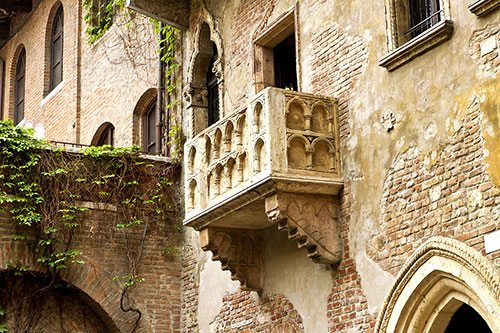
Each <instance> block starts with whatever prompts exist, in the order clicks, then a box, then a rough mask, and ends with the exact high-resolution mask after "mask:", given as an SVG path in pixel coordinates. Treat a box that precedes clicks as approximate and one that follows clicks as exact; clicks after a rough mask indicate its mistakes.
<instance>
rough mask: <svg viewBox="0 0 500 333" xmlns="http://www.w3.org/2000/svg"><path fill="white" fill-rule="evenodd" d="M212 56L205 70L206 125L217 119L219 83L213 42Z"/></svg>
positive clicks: (215, 50) (213, 122)
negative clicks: (215, 67) (206, 94)
mask: <svg viewBox="0 0 500 333" xmlns="http://www.w3.org/2000/svg"><path fill="white" fill-rule="evenodd" d="M212 45H213V56H212V59H210V64H209V65H208V71H207V93H208V96H207V98H208V119H207V120H208V126H210V125H213V124H215V123H216V122H218V121H219V83H218V81H217V76H216V75H215V73H214V63H215V61H216V60H217V48H216V47H215V44H213V43H212Z"/></svg>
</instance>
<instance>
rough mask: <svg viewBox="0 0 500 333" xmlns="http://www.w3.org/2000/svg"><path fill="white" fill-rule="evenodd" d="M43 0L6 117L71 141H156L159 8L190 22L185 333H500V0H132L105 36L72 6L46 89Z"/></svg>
mask: <svg viewBox="0 0 500 333" xmlns="http://www.w3.org/2000/svg"><path fill="white" fill-rule="evenodd" d="M31 5H32V8H31V9H30V10H28V13H31V14H21V13H20V9H19V13H18V12H16V15H15V16H14V18H13V19H11V21H9V22H11V23H10V25H9V28H10V29H11V31H10V35H9V37H8V39H7V40H6V42H5V43H4V44H3V46H2V47H1V48H0V57H1V58H2V59H3V61H4V63H5V73H6V74H5V75H4V90H3V91H4V93H3V99H2V106H3V110H4V113H3V115H4V119H12V120H14V121H17V120H19V119H20V118H22V117H20V116H16V110H17V111H18V114H19V110H20V105H22V107H23V112H24V118H25V119H27V120H31V121H32V122H33V124H34V125H36V124H38V123H43V127H44V129H45V133H46V137H47V138H49V139H52V140H57V141H70V142H74V143H83V144H97V143H99V142H103V141H99V140H97V139H96V140H94V138H95V137H96V133H97V134H98V135H97V137H99V136H100V135H101V134H103V133H106V132H105V131H103V130H99V129H100V128H101V126H103V124H105V125H106V124H107V123H111V124H112V125H113V127H114V134H113V138H114V144H115V145H117V146H124V145H129V144H132V143H136V144H139V145H142V146H143V147H144V146H147V145H144V140H146V139H144V133H146V132H147V131H146V130H145V129H146V128H147V126H144V122H147V121H148V120H147V119H148V117H144V115H145V114H150V113H149V112H150V110H151V108H150V106H151V105H152V104H151V103H153V101H154V97H155V96H156V95H157V91H156V90H155V89H156V87H157V85H156V82H157V81H156V77H157V76H156V70H157V68H158V65H157V62H156V58H157V57H156V55H155V48H156V44H154V40H155V36H154V32H153V30H152V28H151V25H147V24H146V23H147V22H148V21H147V19H146V17H145V16H149V17H153V18H155V19H160V20H162V21H164V22H166V23H168V24H170V25H172V26H174V27H176V28H177V29H179V35H178V36H179V37H178V43H179V49H178V52H177V59H178V62H179V65H180V66H179V68H178V74H177V76H176V78H177V80H178V88H177V90H176V92H175V93H174V95H175V96H177V97H176V98H177V99H178V102H179V103H178V107H177V108H176V109H175V111H176V113H175V114H176V116H177V119H182V126H181V127H182V131H183V133H184V136H185V144H184V151H183V157H182V159H183V162H182V168H183V171H182V174H183V176H182V177H181V186H180V188H179V190H180V192H182V193H181V195H180V197H182V198H181V199H179V205H180V206H182V208H183V212H184V213H183V224H184V229H183V232H182V237H183V239H182V246H181V252H180V254H179V257H180V258H181V259H180V260H182V268H180V269H179V271H178V272H176V273H175V274H173V273H172V274H173V275H169V276H165V277H162V279H163V278H165V279H168V278H172V279H174V278H175V279H176V280H175V281H176V283H177V286H178V293H179V295H180V296H179V298H180V304H181V305H180V306H181V310H180V314H179V316H178V317H175V319H174V320H176V325H178V328H176V330H180V331H182V332H198V331H199V332H261V331H264V332H372V331H376V332H452V331H454V330H456V329H457V327H460V328H462V329H463V328H466V327H469V328H470V329H471V330H472V329H473V328H474V329H475V330H479V329H481V331H485V332H487V331H488V329H489V330H490V331H492V332H499V331H500V319H499V318H500V289H499V288H500V275H499V269H500V266H499V265H500V261H499V258H500V252H499V251H500V240H499V239H500V236H499V231H498V230H499V229H500V224H499V220H498V219H499V207H500V196H499V195H500V192H499V188H500V173H499V170H500V169H499V167H500V166H499V163H498V160H499V157H500V156H499V154H500V151H499V150H498V148H497V146H498V145H497V142H498V140H499V136H500V129H499V128H500V123H499V120H498V115H497V113H498V110H497V109H498V108H497V105H498V104H499V101H498V97H497V91H498V88H499V83H498V82H499V81H498V78H497V72H498V69H499V68H500V60H499V58H498V45H499V39H500V34H499V32H500V23H499V22H500V21H499V17H500V9H499V7H500V2H499V1H496V0H476V1H473V0H470V1H453V0H394V1H368V2H367V1H351V2H345V1H337V0H299V1H292V0H246V1H238V0H234V1H218V0H191V1H170V0H157V1H143V0H130V1H128V3H127V6H128V8H129V9H130V10H132V11H133V12H132V13H133V14H130V15H134V17H133V19H132V22H133V23H132V25H119V22H120V15H121V14H118V15H117V16H118V18H117V20H118V21H116V22H115V23H113V26H112V27H111V29H110V30H109V31H108V32H107V33H106V34H104V36H102V37H101V39H100V40H98V41H97V42H95V43H94V44H86V43H85V42H84V41H85V39H86V37H85V36H86V35H85V24H86V23H85V20H84V16H85V13H86V11H87V9H85V8H83V7H82V6H81V5H80V4H79V3H75V2H67V3H65V2H64V1H63V2H62V5H63V7H64V8H65V10H64V35H63V36H64V40H63V45H64V47H63V51H64V53H63V61H62V64H63V66H62V68H63V70H62V77H63V79H62V81H61V83H59V84H58V85H57V86H56V87H55V88H54V89H53V90H52V92H49V93H48V94H46V92H44V91H45V90H50V87H51V86H52V85H51V80H53V78H54V77H57V75H55V74H51V73H52V72H54V71H55V70H57V69H58V68H59V67H57V64H58V62H57V61H54V58H53V57H52V55H50V56H47V52H48V51H47V50H48V49H50V50H52V49H53V48H54V47H56V48H57V40H58V39H57V38H58V36H60V30H59V29H58V28H57V27H56V28H54V27H53V25H54V24H53V23H51V22H56V21H57V19H54V18H57V17H58V15H57V14H58V9H57V8H56V7H57V6H58V5H57V6H56V5H55V2H51V1H40V2H38V3H37V2H36V1H34V2H33V4H31ZM54 6H56V7H54ZM26 15H27V16H26ZM143 15H145V16H143ZM0 19H1V17H0ZM16 20H23V22H28V23H25V24H21V23H16V22H17V21H16ZM30 20H31V21H30ZM0 22H1V21H0ZM30 22H31V24H29V23H30ZM41 22H44V23H43V24H42V23H41ZM55 26H57V25H55ZM49 32H50V33H49ZM148 41H149V42H148ZM22 45H24V49H25V51H24V52H25V53H24V55H23V47H22ZM47 45H49V46H50V45H53V46H51V48H49V46H47ZM43 50H45V51H43ZM44 52H45V53H44ZM49 54H52V53H50V52H49ZM23 57H25V61H24V62H23V61H19V59H23ZM56 59H59V58H58V57H56ZM19 64H21V65H19ZM23 64H25V65H23ZM23 66H24V68H23ZM18 69H20V70H18ZM23 80H25V81H26V91H25V95H24V97H23V98H20V97H19V96H18V94H17V92H18V91H19V89H18V88H17V86H19V85H20V82H21V83H22V82H23ZM45 87H48V88H47V89H45ZM58 103H59V104H58ZM60 103H62V104H60ZM176 105H177V104H176ZM148 110H149V111H148ZM160 110H163V112H164V110H165V108H163V109H162V108H160ZM162 116H163V119H168V117H166V116H165V115H162ZM160 126H165V127H167V126H166V125H165V124H164V125H161V124H160ZM103 128H105V127H103ZM146 141H147V140H146ZM165 141H166V139H164V138H163V141H162V140H161V139H160V140H159V141H157V142H161V145H162V146H164V145H165ZM162 150H165V149H162ZM151 265H154V262H152V263H151ZM148 267H149V266H148ZM148 267H146V268H145V269H146V270H147V269H148ZM162 306H164V305H162V304H158V307H162ZM144 330H146V331H158V332H159V331H170V330H174V329H173V328H171V327H169V328H165V327H162V328H159V327H155V326H154V325H153V324H151V326H148V327H147V328H146V327H145V328H144Z"/></svg>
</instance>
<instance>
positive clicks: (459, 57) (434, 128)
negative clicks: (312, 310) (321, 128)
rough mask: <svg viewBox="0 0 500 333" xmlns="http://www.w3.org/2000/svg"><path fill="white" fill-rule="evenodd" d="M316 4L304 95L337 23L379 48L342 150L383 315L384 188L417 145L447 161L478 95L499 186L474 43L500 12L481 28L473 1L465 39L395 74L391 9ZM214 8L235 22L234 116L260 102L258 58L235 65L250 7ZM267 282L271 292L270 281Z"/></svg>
mask: <svg viewBox="0 0 500 333" xmlns="http://www.w3.org/2000/svg"><path fill="white" fill-rule="evenodd" d="M310 2H311V0H303V1H299V5H298V8H299V29H300V35H301V44H302V45H303V46H302V48H301V50H300V52H301V56H300V57H301V59H302V62H303V64H302V66H303V67H302V68H303V70H302V82H303V86H302V88H303V89H302V90H303V91H304V92H311V91H312V90H313V86H312V77H311V68H310V67H309V64H310V62H311V59H312V53H313V47H312V46H311V44H310V43H311V40H312V36H313V35H314V33H315V32H317V31H321V29H322V28H324V27H326V26H328V25H331V24H332V23H333V22H335V23H337V24H339V25H340V26H341V27H342V28H343V29H344V30H345V31H346V33H348V34H349V35H350V36H352V37H353V38H355V37H356V38H362V39H363V40H364V42H365V43H367V45H368V49H369V53H368V65H367V66H366V67H365V71H364V73H363V74H362V76H361V77H360V78H359V79H358V80H357V82H356V84H355V85H354V88H353V90H352V91H351V93H350V96H349V102H348V103H349V107H348V109H349V135H348V136H347V138H346V139H345V141H344V142H342V145H343V149H342V157H343V174H344V178H346V179H350V180H351V181H352V188H351V189H352V195H353V208H352V212H353V213H352V218H351V224H350V235H349V242H350V244H349V245H350V247H351V251H352V252H353V253H354V254H355V255H354V257H355V259H356V261H357V268H358V270H359V274H360V276H361V281H362V286H363V290H364V292H365V293H366V297H367V300H368V303H369V308H370V310H371V311H372V312H376V311H377V309H379V308H380V306H381V304H382V302H383V298H384V295H385V294H386V289H384V286H387V287H385V288H388V286H389V285H390V282H391V281H392V280H393V277H392V276H391V275H390V274H388V273H386V272H384V271H383V270H382V269H381V268H380V267H379V266H378V265H377V264H376V263H375V262H374V261H372V260H371V259H369V257H368V256H367V254H366V253H367V251H369V250H370V246H371V245H370V244H371V240H372V238H373V237H374V236H376V235H377V234H378V233H379V231H380V230H379V228H380V219H381V217H380V216H381V212H380V201H381V197H382V191H383V184H384V179H385V177H386V175H387V172H388V170H389V169H390V168H391V166H392V164H393V163H394V161H395V160H396V158H397V156H398V155H399V154H400V153H402V152H404V151H406V150H407V149H408V147H410V146H417V147H418V148H419V150H420V151H421V152H422V153H423V154H426V155H427V156H428V157H429V163H432V159H433V157H434V158H435V157H436V156H438V155H439V151H440V149H441V148H442V147H443V146H444V145H445V144H446V142H447V140H448V137H449V136H450V130H453V128H452V127H450V126H451V125H450V124H453V123H454V122H455V120H459V119H460V117H461V116H462V115H463V113H464V112H465V110H466V108H467V106H468V103H470V101H471V98H472V97H473V96H476V95H477V96H479V97H480V100H481V101H482V102H481V108H482V109H483V110H484V111H485V118H484V122H486V123H485V124H483V125H484V126H485V128H487V129H491V131H486V134H485V135H484V136H485V140H486V145H485V146H486V147H487V149H488V151H489V155H488V157H487V163H488V166H489V172H490V174H491V176H492V179H493V181H494V182H495V184H497V186H498V185H499V182H500V172H499V171H498V170H500V168H499V167H498V165H497V164H498V155H499V154H500V151H499V149H498V148H497V145H495V142H498V139H499V135H500V121H499V120H498V117H497V115H496V105H498V103H499V102H500V100H498V99H499V97H498V96H497V94H496V93H495V92H496V91H498V88H499V87H498V86H499V84H498V83H497V82H496V81H497V80H495V79H491V76H487V75H485V74H484V73H481V72H480V71H479V70H478V64H477V63H476V62H475V61H474V60H473V59H472V57H471V56H470V54H469V40H470V36H471V35H472V34H473V32H474V31H475V30H478V29H480V28H481V27H483V26H484V25H485V24H486V23H495V22H498V20H499V15H500V14H499V13H498V12H495V13H493V14H492V15H489V16H488V17H486V18H485V19H481V20H478V19H477V18H476V17H475V16H474V15H472V14H471V13H470V12H469V11H468V9H467V5H468V1H456V2H453V3H452V4H451V16H452V20H454V22H455V30H454V33H453V36H452V38H451V39H450V40H449V41H447V42H445V43H444V44H442V45H439V46H437V47H435V48H433V49H431V50H429V51H428V52H426V53H425V54H423V55H421V56H419V57H417V58H416V59H414V60H413V61H412V62H410V63H408V64H406V65H404V66H402V67H401V68H398V69H397V70H395V71H393V72H388V71H387V70H386V69H385V68H382V67H380V66H378V65H377V64H378V61H379V59H380V58H381V57H383V56H384V55H385V54H387V52H388V50H387V46H386V35H385V21H384V4H383V2H382V1H370V2H366V1H362V0H356V1H350V2H345V1H340V0H337V1H326V2H323V4H321V5H320V6H319V7H313V6H310ZM211 4H212V6H213V7H214V8H219V9H220V8H223V10H224V13H233V14H232V15H229V14H226V15H224V16H222V15H221V16H218V17H217V19H216V21H217V23H218V27H219V29H220V30H221V31H220V33H221V36H222V39H223V41H224V47H225V54H226V59H225V64H224V66H225V67H224V70H225V87H226V90H227V93H226V95H225V98H226V101H225V105H226V106H227V108H226V110H225V112H231V111H232V110H233V109H234V107H236V106H238V105H242V104H243V103H244V102H245V100H246V99H248V98H249V97H250V96H252V95H253V93H254V92H253V91H252V84H251V78H252V62H251V58H250V57H247V59H246V61H245V62H244V63H238V64H235V63H233V62H232V59H231V47H232V46H231V41H232V40H233V39H234V35H233V31H234V26H233V20H234V17H235V15H236V14H235V13H236V11H237V8H238V6H239V4H240V2H238V1H231V2H229V3H228V2H226V1H224V2H220V1H219V2H211ZM293 4H294V2H293V1H280V2H279V5H278V6H276V7H275V9H274V11H273V13H272V14H271V15H270V17H269V21H270V22H271V21H272V20H273V19H275V18H276V17H278V16H279V15H280V14H281V13H282V12H283V11H284V10H285V9H288V8H290V7H291V6H292V5H293ZM318 8H319V9H320V10H318ZM196 15H198V14H197V10H196V9H195V10H192V12H191V16H192V17H196ZM312 18H313V19H312ZM259 23H260V22H259ZM255 26H256V27H257V26H258V24H257V23H256V24H255ZM192 30H193V27H190V29H189V30H188V31H187V33H186V39H185V41H189V40H190V38H191V35H190V33H191V31H192ZM248 47H251V45H249V46H248ZM185 50H186V54H188V55H189V52H190V51H191V46H190V45H186V48H185ZM471 72H477V75H475V76H474V75H470V73H471ZM325 75H340V74H339V73H325ZM488 80H489V81H488ZM334 89H335V88H333V90H334ZM487 96H489V97H487ZM387 112H392V113H393V114H394V117H395V123H394V128H393V129H392V130H391V131H389V132H388V131H387V130H386V129H385V128H384V126H383V124H382V123H381V119H382V117H383V115H384V114H386V113H387ZM296 272H298V269H294V268H290V269H289V271H288V274H295V273H296ZM373 276H377V278H378V277H380V279H378V280H377V281H376V283H375V282H370V280H373ZM267 279H268V280H267V282H268V283H271V280H269V277H268V278H267ZM266 288H269V287H266ZM302 293H303V297H304V295H305V294H307V293H308V289H306V287H305V286H304V287H303V289H302ZM285 295H287V296H288V297H290V295H289V294H286V293H285ZM292 302H293V300H292ZM301 314H302V315H303V316H304V314H303V313H301Z"/></svg>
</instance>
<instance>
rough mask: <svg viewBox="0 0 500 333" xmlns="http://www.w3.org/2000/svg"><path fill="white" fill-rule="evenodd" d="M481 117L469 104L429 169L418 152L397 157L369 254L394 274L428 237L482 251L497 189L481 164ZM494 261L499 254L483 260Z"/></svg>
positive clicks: (499, 197)
mask: <svg viewBox="0 0 500 333" xmlns="http://www.w3.org/2000/svg"><path fill="white" fill-rule="evenodd" d="M481 118H482V113H481V111H480V110H479V104H478V101H477V100H475V101H473V103H472V104H471V105H470V106H469V108H468V110H467V114H466V116H465V117H464V119H463V123H462V125H461V127H460V128H459V130H458V131H457V132H456V133H455V134H454V135H453V136H452V137H451V138H450V141H449V142H448V143H447V144H446V145H445V146H444V147H443V149H442V151H441V153H440V155H439V157H438V158H437V160H436V161H435V162H434V163H433V164H432V165H429V164H428V161H426V158H425V155H424V154H422V153H421V152H420V151H419V149H418V148H416V147H411V148H409V149H408V150H407V151H405V152H404V153H402V154H401V155H400V156H399V157H398V159H397V160H396V161H395V163H394V166H393V167H392V168H391V169H390V170H389V173H388V176H387V178H386V181H385V184H384V195H383V198H382V205H383V225H382V228H381V230H382V231H383V232H382V233H381V234H380V235H378V236H376V238H375V239H374V244H375V245H374V250H373V253H372V256H373V258H374V259H375V260H377V261H378V262H379V263H380V265H382V267H383V268H384V269H385V270H387V271H389V272H391V273H393V274H396V273H397V272H398V271H399V269H400V268H401V266H402V265H403V264H404V262H405V261H406V259H408V257H409V256H410V255H411V254H412V253H413V251H415V250H416V249H417V248H418V246H419V245H421V244H422V243H423V242H424V241H425V240H427V239H428V238H430V237H431V236H437V235H440V236H446V237H451V238H454V239H457V240H459V241H462V242H464V243H465V244H467V245H469V246H471V247H473V248H475V249H476V250H478V251H480V252H483V254H484V242H483V235H484V234H486V233H489V232H491V231H494V230H498V229H499V227H498V225H497V223H496V222H495V220H496V219H495V216H496V214H498V213H497V205H498V204H499V203H500V191H499V190H498V188H496V187H495V186H494V185H493V183H492V182H491V180H490V177H489V175H488V173H487V172H486V166H485V163H484V152H485V150H484V139H483V137H482V136H481V133H482V128H481ZM487 257H488V258H490V259H492V260H493V262H495V261H496V263H497V265H498V263H499V262H498V259H499V258H500V254H499V253H498V252H497V253H494V254H491V255H488V256H487Z"/></svg>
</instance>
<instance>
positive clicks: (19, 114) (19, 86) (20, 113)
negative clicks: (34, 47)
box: [14, 48, 26, 125]
mask: <svg viewBox="0 0 500 333" xmlns="http://www.w3.org/2000/svg"><path fill="white" fill-rule="evenodd" d="M25 74H26V49H25V48H23V49H22V51H21V53H20V54H19V58H18V59H17V65H16V79H15V98H14V125H17V124H19V122H20V121H21V120H23V119H24V87H25V85H26V77H25Z"/></svg>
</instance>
